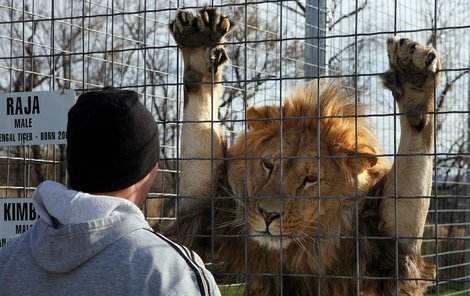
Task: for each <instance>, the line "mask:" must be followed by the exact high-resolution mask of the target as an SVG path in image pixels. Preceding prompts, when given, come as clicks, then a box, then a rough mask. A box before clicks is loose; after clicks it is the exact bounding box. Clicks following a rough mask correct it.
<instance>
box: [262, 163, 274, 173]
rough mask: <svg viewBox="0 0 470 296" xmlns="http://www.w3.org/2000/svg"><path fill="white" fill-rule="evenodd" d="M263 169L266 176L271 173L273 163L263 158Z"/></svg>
mask: <svg viewBox="0 0 470 296" xmlns="http://www.w3.org/2000/svg"><path fill="white" fill-rule="evenodd" d="M263 169H264V170H265V171H266V173H267V174H268V176H269V175H271V173H272V172H273V169H274V163H272V162H270V161H267V160H264V161H263Z"/></svg>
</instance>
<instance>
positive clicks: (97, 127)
mask: <svg viewBox="0 0 470 296" xmlns="http://www.w3.org/2000/svg"><path fill="white" fill-rule="evenodd" d="M159 150H160V149H159V143H158V130H157V124H156V122H155V120H154V118H153V116H152V114H151V113H150V112H149V110H147V108H145V106H144V105H142V103H140V102H139V98H138V95H137V93H136V92H134V91H131V90H117V89H115V88H113V87H106V88H104V89H103V90H101V91H91V92H87V93H84V94H82V95H81V96H80V97H79V98H78V100H77V102H76V104H75V105H74V106H73V107H72V108H71V109H70V111H69V113H68V123H67V169H68V172H69V185H70V187H71V188H72V189H74V190H78V191H83V192H95V193H99V192H111V191H116V190H118V189H122V188H126V187H129V186H130V185H132V184H135V183H137V182H138V181H140V180H142V179H143V178H144V177H145V176H146V175H147V174H148V173H149V172H150V171H151V170H152V169H153V168H154V167H155V165H156V164H157V162H158V155H159Z"/></svg>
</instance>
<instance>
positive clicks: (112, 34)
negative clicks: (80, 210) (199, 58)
mask: <svg viewBox="0 0 470 296" xmlns="http://www.w3.org/2000/svg"><path fill="white" fill-rule="evenodd" d="M209 2H210V3H208V2H207V1H165V0H139V1H135V0H80V1H57V0H56V1H54V0H53V1H48V0H23V1H17V0H1V1H0V72H1V73H2V75H1V77H0V92H2V93H8V92H23V91H36V90H62V89H74V90H75V91H76V95H77V96H78V95H80V94H81V93H82V92H84V91H87V90H92V89H97V88H101V87H103V86H106V85H114V86H115V87H119V88H129V89H133V90H135V91H137V92H138V93H139V94H140V96H141V98H142V100H143V102H144V104H145V105H146V106H147V107H148V108H149V110H151V112H152V113H153V114H154V116H155V119H156V121H157V122H158V125H159V129H160V131H161V135H160V136H161V144H162V147H161V159H162V160H161V162H160V164H159V172H160V174H159V177H158V180H157V181H156V183H155V184H154V186H153V187H152V190H151V193H150V194H149V198H148V199H147V201H146V204H145V208H144V212H145V214H146V217H147V219H148V221H149V222H150V223H151V224H152V225H156V224H157V223H158V222H160V221H162V220H174V219H177V218H178V217H177V215H176V213H175V203H176V198H177V197H178V181H179V179H178V167H179V149H180V139H179V136H180V132H181V122H182V110H183V106H182V92H183V88H182V69H183V63H182V57H181V56H180V54H179V53H178V50H177V47H176V45H175V43H174V41H173V39H172V38H171V36H170V34H169V30H168V24H169V22H170V20H172V19H173V18H174V17H175V15H176V12H177V10H178V9H180V8H189V9H197V8H199V7H203V6H204V5H207V4H209V5H212V6H216V7H219V8H220V9H221V10H222V11H224V13H226V14H228V15H230V16H231V17H232V19H234V20H236V21H237V22H238V28H237V30H235V32H234V33H233V35H232V36H230V37H229V38H228V40H227V45H226V48H227V52H228V53H229V56H230V58H231V63H230V65H228V66H227V67H226V70H225V74H224V77H223V93H222V97H221V109H220V122H221V123H222V125H223V126H224V127H225V129H224V131H225V134H226V136H227V138H228V145H231V144H232V143H233V142H234V140H235V136H236V134H237V133H238V132H240V131H243V130H244V129H245V128H246V127H245V124H246V122H245V112H246V106H247V105H252V104H255V105H266V104H272V103H274V104H282V100H283V99H282V98H283V96H284V95H285V93H286V92H287V91H288V90H289V89H291V88H292V87H293V86H295V85H297V84H301V83H304V82H305V81H306V80H309V79H312V78H315V77H318V76H321V77H322V78H321V79H323V78H329V79H335V80H336V81H338V82H339V83H340V84H341V85H342V86H343V87H345V88H350V89H352V90H353V91H354V92H355V93H356V100H357V101H359V102H363V103H365V104H367V106H368V109H367V113H366V115H367V117H368V118H369V119H370V120H371V121H372V125H373V126H374V127H375V132H376V134H377V135H378V137H379V140H380V142H381V143H382V145H383V147H384V149H385V155H387V156H388V157H389V158H390V159H391V160H393V158H394V156H395V155H396V152H397V149H398V139H399V135H400V128H399V124H397V115H396V114H395V112H394V110H396V109H394V101H393V98H392V97H391V95H390V93H389V91H387V90H384V88H383V86H382V85H381V83H380V80H379V78H378V76H379V75H380V74H381V73H383V72H384V71H385V70H386V69H387V68H388V60H387V56H386V48H385V44H386V43H385V41H386V38H388V37H389V36H393V35H399V36H402V37H408V38H412V39H414V40H417V41H419V42H421V43H425V44H428V45H431V46H434V47H435V48H436V49H437V51H438V52H439V53H440V57H441V60H442V65H443V69H442V74H441V77H442V78H441V86H440V87H439V89H437V90H436V123H437V124H436V132H437V135H436V138H435V144H436V147H435V149H436V151H435V154H434V159H435V160H434V177H433V181H434V182H433V194H432V199H431V208H430V210H429V214H428V218H427V224H426V227H425V238H426V240H425V241H424V243H423V253H424V255H425V258H426V260H428V261H429V262H433V263H435V264H436V267H437V276H436V279H435V280H434V281H433V285H432V287H431V288H430V293H433V295H470V243H469V237H470V172H469V152H470V141H469V135H470V111H469V104H470V103H469V102H470V9H468V1H467V0H460V1H440V0H426V1H408V0H395V1H389V0H377V1H370V0H348V1H340V0H325V1H322V0H317V1H311V0H301V1H275V0H272V1H235V0H230V1H222V0H219V1H209ZM47 179H49V180H56V181H59V182H62V183H64V184H67V172H66V161H65V146H64V145H45V146H15V147H0V198H12V197H30V196H31V194H32V192H33V191H34V189H35V188H36V187H37V186H38V184H39V183H40V182H42V181H44V180H47ZM224 293H225V294H226V295H237V294H239V295H244V293H245V292H244V290H243V283H241V286H237V287H235V288H233V287H232V288H230V289H226V290H224Z"/></svg>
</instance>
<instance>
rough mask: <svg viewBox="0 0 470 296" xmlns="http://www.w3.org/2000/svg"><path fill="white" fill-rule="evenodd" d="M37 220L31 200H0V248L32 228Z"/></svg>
mask: <svg viewBox="0 0 470 296" xmlns="http://www.w3.org/2000/svg"><path fill="white" fill-rule="evenodd" d="M38 218H39V216H38V214H37V213H36V210H35V209H34V205H33V201H32V199H31V198H0V247H3V246H4V245H5V244H6V243H7V242H8V241H9V240H11V239H12V238H14V237H16V236H18V235H20V234H22V233H23V232H25V231H26V230H28V229H30V228H31V227H33V225H34V223H35V222H36V220H37V219H38Z"/></svg>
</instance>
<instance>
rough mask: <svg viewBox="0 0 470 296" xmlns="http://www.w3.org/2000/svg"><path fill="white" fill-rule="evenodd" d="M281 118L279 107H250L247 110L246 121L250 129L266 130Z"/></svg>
mask: <svg viewBox="0 0 470 296" xmlns="http://www.w3.org/2000/svg"><path fill="white" fill-rule="evenodd" d="M279 118H280V114H279V107H276V106H250V107H248V109H247V110H246V119H247V122H248V127H249V128H250V129H258V128H264V127H267V126H268V125H270V124H272V123H273V119H274V120H276V119H277V121H278V120H279Z"/></svg>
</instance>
